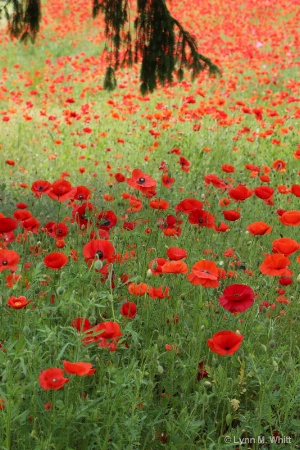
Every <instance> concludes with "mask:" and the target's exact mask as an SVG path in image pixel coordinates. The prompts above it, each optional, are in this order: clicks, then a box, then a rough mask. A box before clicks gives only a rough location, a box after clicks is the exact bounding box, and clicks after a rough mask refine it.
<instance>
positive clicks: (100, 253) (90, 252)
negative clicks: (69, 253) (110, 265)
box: [83, 239, 115, 262]
mask: <svg viewBox="0 0 300 450" xmlns="http://www.w3.org/2000/svg"><path fill="white" fill-rule="evenodd" d="M114 253H115V248H114V246H113V244H112V243H111V242H109V241H106V240H104V239H96V240H94V241H90V242H88V243H87V244H85V246H84V247H83V255H84V257H85V259H86V260H92V259H100V260H101V261H102V260H104V259H105V260H106V261H107V262H112V261H113V260H114Z"/></svg>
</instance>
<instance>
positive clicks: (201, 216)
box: [188, 209, 215, 228]
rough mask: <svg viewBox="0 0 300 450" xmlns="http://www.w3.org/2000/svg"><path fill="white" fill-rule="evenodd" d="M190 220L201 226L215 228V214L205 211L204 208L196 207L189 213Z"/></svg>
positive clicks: (193, 223)
mask: <svg viewBox="0 0 300 450" xmlns="http://www.w3.org/2000/svg"><path fill="white" fill-rule="evenodd" d="M188 221H189V222H190V223H191V224H192V225H198V226H199V227H206V228H213V227H214V224H215V216H214V215H213V214H211V213H210V212H208V211H204V209H194V210H193V211H191V212H190V213H189V217H188Z"/></svg>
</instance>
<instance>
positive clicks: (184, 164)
mask: <svg viewBox="0 0 300 450" xmlns="http://www.w3.org/2000/svg"><path fill="white" fill-rule="evenodd" d="M178 164H180V167H181V170H183V172H189V171H190V167H191V163H190V161H189V160H188V159H186V158H184V156H181V157H180V158H179V161H178Z"/></svg>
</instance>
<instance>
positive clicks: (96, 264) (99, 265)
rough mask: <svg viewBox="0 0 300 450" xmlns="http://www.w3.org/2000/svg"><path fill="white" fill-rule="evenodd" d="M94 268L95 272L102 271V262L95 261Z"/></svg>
mask: <svg viewBox="0 0 300 450" xmlns="http://www.w3.org/2000/svg"><path fill="white" fill-rule="evenodd" d="M97 256H98V255H97ZM94 267H95V269H96V270H100V269H102V267H103V263H102V261H100V259H97V260H96V261H95V262H94Z"/></svg>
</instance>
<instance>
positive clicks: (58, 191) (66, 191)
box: [48, 180, 77, 202]
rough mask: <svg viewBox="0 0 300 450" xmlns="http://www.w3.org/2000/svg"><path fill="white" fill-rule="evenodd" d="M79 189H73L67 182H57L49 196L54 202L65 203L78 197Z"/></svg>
mask: <svg viewBox="0 0 300 450" xmlns="http://www.w3.org/2000/svg"><path fill="white" fill-rule="evenodd" d="M76 190H77V188H72V185H71V183H70V182H69V181H67V180H57V181H54V183H53V184H52V186H51V189H50V191H49V192H48V196H49V197H50V198H52V200H58V201H59V202H65V201H66V200H70V199H71V198H73V197H74V195H76Z"/></svg>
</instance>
